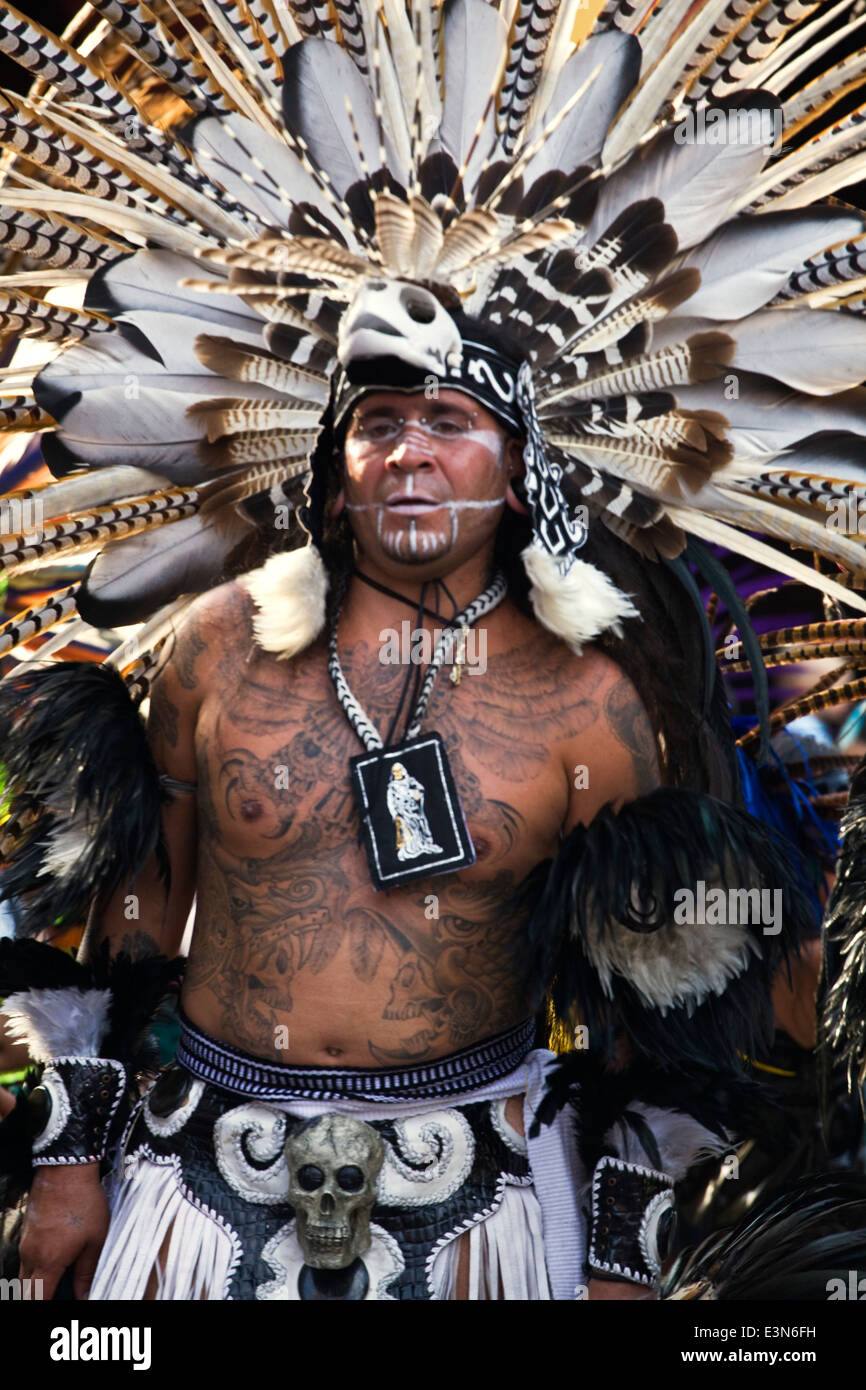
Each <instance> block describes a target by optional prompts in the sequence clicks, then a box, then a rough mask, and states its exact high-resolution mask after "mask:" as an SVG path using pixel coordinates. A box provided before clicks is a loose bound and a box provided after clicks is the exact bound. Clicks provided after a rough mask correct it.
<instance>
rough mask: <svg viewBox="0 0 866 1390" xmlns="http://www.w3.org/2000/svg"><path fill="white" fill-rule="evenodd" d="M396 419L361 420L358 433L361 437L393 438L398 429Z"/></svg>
mask: <svg viewBox="0 0 866 1390" xmlns="http://www.w3.org/2000/svg"><path fill="white" fill-rule="evenodd" d="M399 428H400V427H399V425H398V424H397V422H396V420H362V421H361V422H360V424H359V425H358V433H359V435H360V436H361V438H362V439H375V440H388V439H393V438H394V436H395V435H396V434H397V432H398V430H399Z"/></svg>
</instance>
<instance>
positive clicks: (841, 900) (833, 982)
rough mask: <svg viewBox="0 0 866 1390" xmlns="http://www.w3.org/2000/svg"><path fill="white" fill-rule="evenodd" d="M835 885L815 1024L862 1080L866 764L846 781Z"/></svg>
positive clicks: (832, 1056)
mask: <svg viewBox="0 0 866 1390" xmlns="http://www.w3.org/2000/svg"><path fill="white" fill-rule="evenodd" d="M841 838H842V849H841V852H840V855H839V863H838V868H837V871H836V882H835V884H834V887H833V892H832V895H831V897H830V902H829V905H828V907H827V913H826V916H825V918H824V931H825V940H826V943H827V958H828V961H829V963H830V968H829V970H828V979H827V981H825V995H824V1000H823V1007H822V1009H821V1015H820V1019H819V1040H820V1043H821V1046H822V1048H823V1049H824V1050H825V1058H826V1059H827V1060H828V1061H829V1060H833V1061H838V1062H840V1063H841V1064H842V1065H844V1067H845V1069H846V1071H847V1073H848V1082H849V1085H850V1086H852V1087H854V1086H862V1084H863V1081H864V1079H866V759H864V761H863V762H861V764H860V766H859V767H858V768H857V771H856V772H855V774H854V777H853V779H852V782H851V791H850V794H849V797H848V808H847V810H846V812H845V815H844V817H843V820H842V829H841Z"/></svg>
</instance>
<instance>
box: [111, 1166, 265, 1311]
mask: <svg viewBox="0 0 866 1390" xmlns="http://www.w3.org/2000/svg"><path fill="white" fill-rule="evenodd" d="M169 1233H170V1236H169ZM167 1236H169V1243H168V1249H167V1251H166V1254H165V1257H164V1258H163V1259H162V1260H160V1251H161V1250H162V1245H163V1241H164V1240H165V1239H166V1237H167ZM236 1245H237V1241H236V1239H232V1235H231V1233H230V1232H229V1230H228V1228H227V1227H226V1225H225V1224H224V1223H223V1222H222V1220H221V1218H220V1217H219V1216H218V1215H217V1214H216V1213H215V1212H212V1211H210V1210H209V1208H207V1207H204V1206H202V1205H201V1204H200V1203H198V1204H197V1203H196V1202H195V1198H194V1197H193V1196H192V1194H191V1193H189V1192H185V1191H184V1188H183V1186H182V1184H181V1181H180V1178H179V1176H178V1171H177V1160H174V1161H173V1162H172V1163H169V1164H157V1163H153V1162H150V1161H149V1160H148V1159H147V1158H139V1160H138V1165H137V1168H136V1171H135V1172H134V1173H133V1174H132V1175H131V1176H130V1177H128V1178H126V1179H125V1180H124V1181H122V1182H121V1183H120V1184H119V1189H118V1196H117V1200H116V1202H115V1205H114V1209H113V1212H112V1218H111V1226H110V1228H109V1232H108V1238H107V1239H106V1242H105V1245H104V1246H103V1248H102V1254H101V1256H100V1259H99V1265H98V1268H97V1270H96V1276H95V1278H94V1281H93V1286H92V1288H91V1290H90V1298H91V1300H92V1301H96V1302H100V1301H106V1302H112V1301H114V1302H116V1301H120V1300H123V1299H136V1300H140V1299H143V1298H144V1295H145V1291H146V1289H147V1285H148V1281H149V1280H150V1277H151V1275H152V1274H153V1273H154V1271H156V1275H157V1281H158V1287H157V1293H156V1298H157V1300H166V1301H171V1302H190V1301H195V1302H198V1301H199V1300H202V1299H205V1300H209V1301H220V1300H222V1299H224V1298H225V1296H226V1294H225V1291H226V1289H227V1287H228V1282H229V1279H230V1278H231V1275H232V1271H233V1270H234V1267H235V1264H236V1261H237V1259H238V1258H239V1253H240V1252H239V1250H237V1249H236Z"/></svg>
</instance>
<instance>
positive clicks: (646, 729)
mask: <svg viewBox="0 0 866 1390" xmlns="http://www.w3.org/2000/svg"><path fill="white" fill-rule="evenodd" d="M604 712H605V716H606V719H607V723H608V727H609V729H610V731H611V733H612V734H613V736H614V738H615V739H616V740H617V742H618V743H621V744H622V745H623V747H624V748H626V749H627V750H628V752H629V753H630V754H631V757H632V763H633V765H634V770H635V779H636V782H637V795H638V796H643V795H644V794H645V793H646V792H650V791H652V790H653V788H654V787H657V786H658V784H659V765H658V749H657V746H656V740H655V735H654V733H653V728H652V724H651V723H650V720H649V715H648V714H647V712H646V709H645V707H644V704H643V701H642V700H641V698H640V696H639V695H638V693H637V691H636V690H635V688H634V686H633V685H632V683H631V681H630V680H628V678H627V677H626V676H623V675H620V677H619V679H618V680H616V681H614V683H613V684H612V685H611V687H610V689H609V690H608V692H607V695H606V696H605V701H604Z"/></svg>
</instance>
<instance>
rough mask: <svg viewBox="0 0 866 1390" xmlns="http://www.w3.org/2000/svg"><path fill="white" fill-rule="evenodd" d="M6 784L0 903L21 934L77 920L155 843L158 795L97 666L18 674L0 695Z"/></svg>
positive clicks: (147, 761) (121, 703)
mask: <svg viewBox="0 0 866 1390" xmlns="http://www.w3.org/2000/svg"><path fill="white" fill-rule="evenodd" d="M0 759H2V764H3V768H4V771H5V775H6V785H5V789H4V803H3V820H4V825H3V831H4V834H3V839H2V842H0V854H2V860H3V873H2V885H0V897H2V898H9V897H15V898H18V899H20V905H21V909H22V913H23V920H22V930H23V932H24V933H25V934H33V933H35V932H44V931H46V930H48V929H50V928H51V927H53V926H62V925H64V924H68V923H71V922H74V921H76V920H80V919H81V918H82V916H83V915H84V914H85V913H86V911H87V908H88V905H89V904H90V902H91V901H92V899H93V898H94V896H95V895H96V894H97V893H106V894H107V893H111V892H113V891H114V889H116V888H117V887H118V886H119V885H120V884H121V883H123V882H126V881H130V880H133V879H134V878H135V876H136V874H137V873H138V872H139V870H140V869H141V868H142V866H143V865H144V864H145V863H146V862H147V860H148V859H149V858H150V856H151V855H152V854H153V853H154V852H156V853H157V855H158V858H159V863H160V871H161V872H162V873H163V874H167V872H168V866H167V860H166V857H165V854H164V850H163V848H162V844H161V832H160V811H161V801H162V796H161V792H160V784H159V777H158V774H157V770H156V767H155V765H154V762H153V758H152V756H151V753H150V749H149V747H148V743H147V738H146V735H145V730H144V725H143V723H142V721H141V719H140V717H139V714H138V710H137V708H136V706H135V704H134V703H133V701H132V699H131V697H130V695H129V693H128V691H127V688H126V686H125V685H124V682H123V680H122V679H121V677H120V676H119V675H117V674H116V672H115V671H113V670H111V669H110V668H109V667H107V666H99V665H96V664H94V663H92V662H74V663H73V662H64V663H62V664H61V665H57V666H50V667H48V668H44V667H43V668H42V669H39V670H33V669H31V668H29V667H27V668H25V669H24V670H23V671H20V672H17V673H15V674H14V675H12V676H10V677H8V678H7V679H6V680H5V681H3V682H2V684H0Z"/></svg>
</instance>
